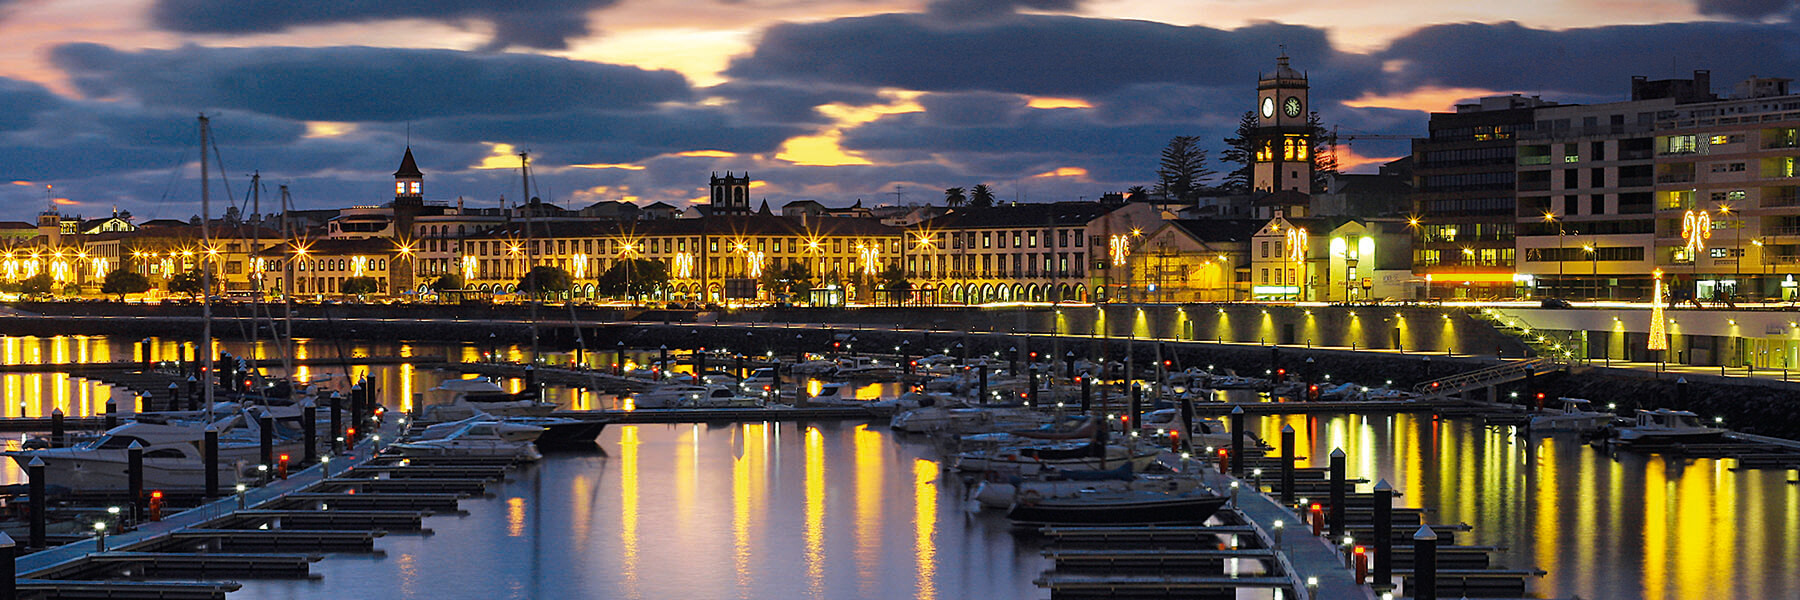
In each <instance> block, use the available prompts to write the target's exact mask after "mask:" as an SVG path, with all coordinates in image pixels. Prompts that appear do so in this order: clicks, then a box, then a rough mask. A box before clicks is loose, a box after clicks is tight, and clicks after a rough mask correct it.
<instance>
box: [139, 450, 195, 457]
mask: <svg viewBox="0 0 1800 600" xmlns="http://www.w3.org/2000/svg"><path fill="white" fill-rule="evenodd" d="M144 458H187V455H185V454H182V453H181V450H178V449H175V448H158V449H156V450H151V451H149V452H145V453H144Z"/></svg>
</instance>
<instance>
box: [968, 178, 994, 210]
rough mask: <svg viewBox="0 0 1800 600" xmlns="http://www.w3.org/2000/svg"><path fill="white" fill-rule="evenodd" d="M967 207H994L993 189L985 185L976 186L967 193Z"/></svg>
mask: <svg viewBox="0 0 1800 600" xmlns="http://www.w3.org/2000/svg"><path fill="white" fill-rule="evenodd" d="M969 205H970V206H975V207H979V208H989V207H992V206H993V205H994V190H993V188H990V187H988V185H987V184H985V183H981V184H976V185H975V189H973V190H970V191H969Z"/></svg>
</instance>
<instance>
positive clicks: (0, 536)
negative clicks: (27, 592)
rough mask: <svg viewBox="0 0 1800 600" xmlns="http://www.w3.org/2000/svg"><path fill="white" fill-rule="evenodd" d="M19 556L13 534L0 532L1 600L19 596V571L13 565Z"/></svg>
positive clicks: (14, 599)
mask: <svg viewBox="0 0 1800 600" xmlns="http://www.w3.org/2000/svg"><path fill="white" fill-rule="evenodd" d="M18 556H19V548H18V544H16V543H14V542H13V539H12V536H10V535H6V534H5V533H0V600H18V598H19V579H18V577H19V571H18V569H17V568H16V567H15V566H14V565H13V561H14V560H16V559H17V558H18Z"/></svg>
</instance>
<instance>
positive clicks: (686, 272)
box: [675, 252, 694, 279]
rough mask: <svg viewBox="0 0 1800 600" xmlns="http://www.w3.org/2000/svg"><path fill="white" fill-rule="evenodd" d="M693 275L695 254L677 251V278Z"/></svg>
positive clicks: (689, 277) (686, 277) (688, 277)
mask: <svg viewBox="0 0 1800 600" xmlns="http://www.w3.org/2000/svg"><path fill="white" fill-rule="evenodd" d="M693 276H694V255H692V254H689V253H687V252H677V253H676V254H675V277H676V278H677V279H691V278H693Z"/></svg>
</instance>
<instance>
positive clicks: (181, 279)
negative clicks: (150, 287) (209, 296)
mask: <svg viewBox="0 0 1800 600" xmlns="http://www.w3.org/2000/svg"><path fill="white" fill-rule="evenodd" d="M168 287H169V293H171V294H187V295H189V296H198V295H200V294H203V293H206V278H205V277H204V276H203V275H201V274H200V271H199V270H198V269H196V270H192V271H183V272H181V273H176V274H175V276H174V277H170V278H169V286H168Z"/></svg>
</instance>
